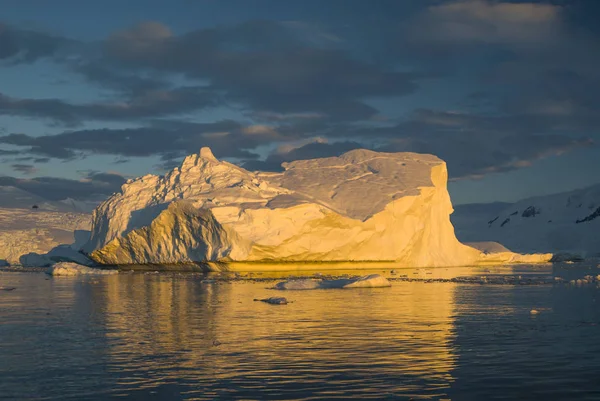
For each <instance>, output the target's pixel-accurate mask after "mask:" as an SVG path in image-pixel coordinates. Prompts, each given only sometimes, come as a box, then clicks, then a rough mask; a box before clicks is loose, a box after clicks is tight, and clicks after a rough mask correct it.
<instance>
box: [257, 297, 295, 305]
mask: <svg viewBox="0 0 600 401" xmlns="http://www.w3.org/2000/svg"><path fill="white" fill-rule="evenodd" d="M255 301H260V302H266V303H268V304H271V305H287V304H288V303H289V302H288V300H287V299H285V298H284V297H270V298H265V299H255Z"/></svg>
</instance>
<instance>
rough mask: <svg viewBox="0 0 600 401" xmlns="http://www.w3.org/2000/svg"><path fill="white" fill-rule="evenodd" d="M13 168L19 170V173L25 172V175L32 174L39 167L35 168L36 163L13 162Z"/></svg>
mask: <svg viewBox="0 0 600 401" xmlns="http://www.w3.org/2000/svg"><path fill="white" fill-rule="evenodd" d="M11 167H12V169H13V170H15V171H18V172H19V173H22V174H25V175H31V174H34V173H36V172H37V171H38V169H37V168H35V166H34V165H32V164H19V163H17V164H12V165H11Z"/></svg>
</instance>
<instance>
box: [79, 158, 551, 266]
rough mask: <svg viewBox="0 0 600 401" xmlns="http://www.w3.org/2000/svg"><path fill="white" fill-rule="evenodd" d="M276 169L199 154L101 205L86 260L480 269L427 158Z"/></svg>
mask: <svg viewBox="0 0 600 401" xmlns="http://www.w3.org/2000/svg"><path fill="white" fill-rule="evenodd" d="M283 167H284V168H285V171H283V172H281V173H265V172H250V171H247V170H245V169H243V168H241V167H238V166H236V165H234V164H231V163H228V162H225V161H219V160H217V159H216V158H215V157H214V156H213V154H212V152H211V151H210V149H208V148H202V150H201V151H200V153H199V154H195V155H191V156H188V157H187V158H186V159H185V160H184V161H183V164H182V165H181V166H180V167H177V168H175V169H174V170H172V171H171V172H169V173H168V174H166V175H164V176H156V175H146V176H143V177H141V178H137V179H135V180H130V181H128V182H127V183H126V184H124V185H123V186H122V188H121V192H119V193H116V194H114V195H113V196H111V197H110V198H109V199H107V200H106V201H105V202H103V203H102V204H101V205H99V206H98V208H97V209H96V210H95V211H94V214H93V223H92V233H91V238H90V241H89V242H88V243H87V244H86V246H85V248H84V250H85V251H86V252H87V253H88V254H89V255H90V257H91V258H92V259H94V260H95V261H96V262H98V263H101V264H176V263H194V262H235V261H244V262H275V261H277V262H285V261H290V262H291V261H394V262H397V263H398V264H400V265H404V266H459V265H463V266H464V265H472V264H476V263H479V262H480V261H481V260H482V252H481V251H480V250H477V249H475V248H473V247H469V246H466V245H463V244H461V243H460V242H459V241H458V240H457V239H456V237H455V235H454V228H453V227H452V224H451V223H450V218H449V216H450V213H452V204H451V202H450V196H449V194H448V191H447V188H446V183H447V170H446V164H445V163H444V161H442V160H440V159H439V158H437V157H435V156H432V155H423V154H416V153H379V152H373V151H369V150H364V149H360V150H353V151H350V152H348V153H345V154H343V155H342V156H340V157H329V158H322V159H313V160H300V161H294V162H291V163H284V165H283ZM547 259H549V256H548V258H547ZM306 266H307V268H310V265H306Z"/></svg>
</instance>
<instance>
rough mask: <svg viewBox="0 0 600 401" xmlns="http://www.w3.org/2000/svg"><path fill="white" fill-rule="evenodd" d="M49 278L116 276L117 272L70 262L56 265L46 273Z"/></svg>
mask: <svg viewBox="0 0 600 401" xmlns="http://www.w3.org/2000/svg"><path fill="white" fill-rule="evenodd" d="M47 273H48V274H50V275H51V276H79V275H98V274H117V273H119V271H118V270H108V269H94V268H91V267H87V266H82V265H79V264H77V263H72V262H61V263H57V264H55V265H54V266H52V267H51V268H49V269H48V271H47Z"/></svg>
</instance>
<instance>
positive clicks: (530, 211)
mask: <svg viewBox="0 0 600 401" xmlns="http://www.w3.org/2000/svg"><path fill="white" fill-rule="evenodd" d="M540 213H541V210H540V209H538V208H536V207H535V206H529V207H528V208H527V209H525V210H523V214H521V217H535V216H536V215H538V214H540Z"/></svg>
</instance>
